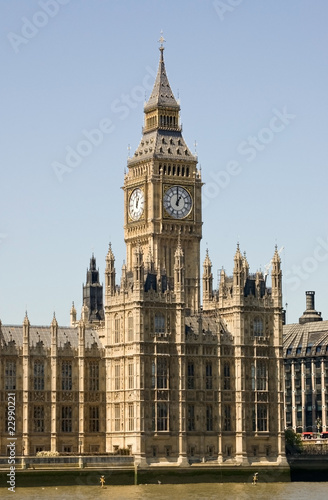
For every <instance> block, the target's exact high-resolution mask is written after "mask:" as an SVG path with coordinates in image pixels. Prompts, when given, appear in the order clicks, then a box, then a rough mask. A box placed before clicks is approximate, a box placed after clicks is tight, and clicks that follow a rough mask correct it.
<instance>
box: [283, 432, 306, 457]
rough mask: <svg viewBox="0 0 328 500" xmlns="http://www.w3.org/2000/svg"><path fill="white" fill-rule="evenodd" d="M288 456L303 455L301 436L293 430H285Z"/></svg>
mask: <svg viewBox="0 0 328 500" xmlns="http://www.w3.org/2000/svg"><path fill="white" fill-rule="evenodd" d="M285 443H286V455H292V454H294V453H301V452H302V448H303V443H302V439H301V435H300V434H297V433H296V432H294V431H293V430H292V429H286V430H285Z"/></svg>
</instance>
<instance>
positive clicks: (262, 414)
mask: <svg viewBox="0 0 328 500" xmlns="http://www.w3.org/2000/svg"><path fill="white" fill-rule="evenodd" d="M257 430H258V431H267V430H268V414H267V407H266V405H263V404H259V405H257Z"/></svg>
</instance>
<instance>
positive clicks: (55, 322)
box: [51, 311, 58, 327]
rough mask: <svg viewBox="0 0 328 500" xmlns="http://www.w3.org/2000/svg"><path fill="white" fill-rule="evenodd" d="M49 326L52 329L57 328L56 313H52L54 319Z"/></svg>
mask: <svg viewBox="0 0 328 500" xmlns="http://www.w3.org/2000/svg"><path fill="white" fill-rule="evenodd" d="M51 326H53V327H57V326H58V323H57V320H56V313H55V311H54V317H53V319H52V322H51Z"/></svg>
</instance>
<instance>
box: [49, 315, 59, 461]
mask: <svg viewBox="0 0 328 500" xmlns="http://www.w3.org/2000/svg"><path fill="white" fill-rule="evenodd" d="M50 330H51V351H50V359H51V424H50V429H51V451H53V452H54V451H58V450H57V420H58V417H59V414H57V349H58V348H57V336H58V323H57V320H56V318H55V314H54V318H53V320H52V323H51V327H50Z"/></svg>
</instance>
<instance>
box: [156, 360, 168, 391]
mask: <svg viewBox="0 0 328 500" xmlns="http://www.w3.org/2000/svg"><path fill="white" fill-rule="evenodd" d="M167 387H168V366H167V359H166V358H159V357H158V358H157V389H167Z"/></svg>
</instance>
